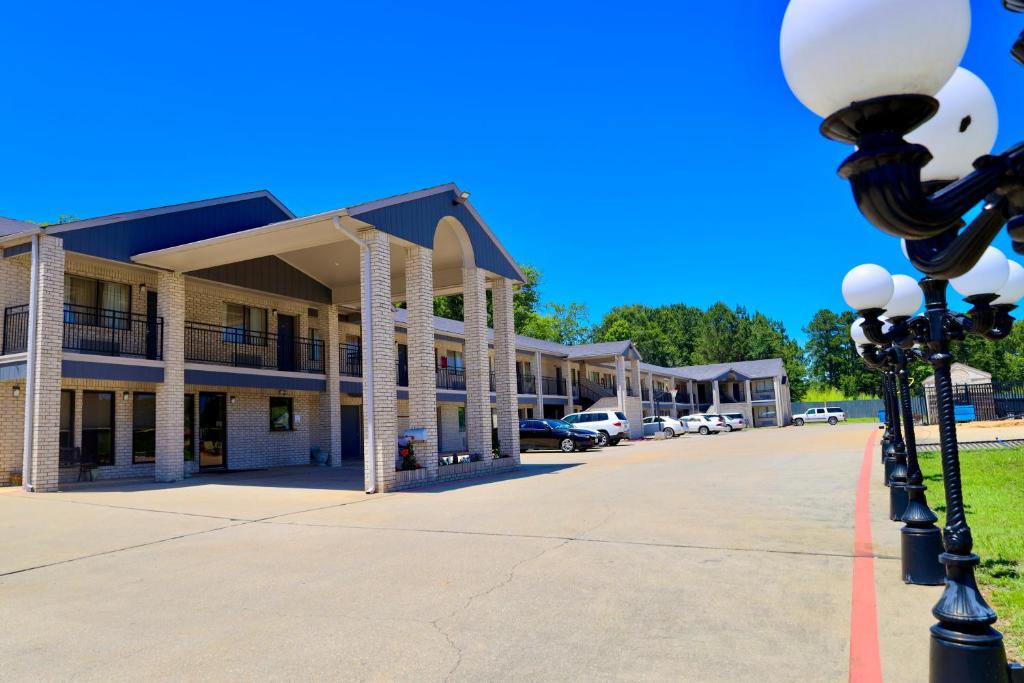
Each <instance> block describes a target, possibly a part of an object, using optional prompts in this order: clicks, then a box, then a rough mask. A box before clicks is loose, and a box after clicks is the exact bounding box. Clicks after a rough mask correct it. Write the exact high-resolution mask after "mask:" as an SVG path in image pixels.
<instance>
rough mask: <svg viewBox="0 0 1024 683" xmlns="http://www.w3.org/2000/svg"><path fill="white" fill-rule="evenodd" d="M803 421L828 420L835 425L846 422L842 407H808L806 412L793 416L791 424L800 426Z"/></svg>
mask: <svg viewBox="0 0 1024 683" xmlns="http://www.w3.org/2000/svg"><path fill="white" fill-rule="evenodd" d="M805 422H828V423H829V424H830V425H836V424H839V423H840V422H846V411H845V410H843V409H842V408H808V409H807V411H806V412H803V413H801V414H799V415H794V416H793V424H795V425H796V426H797V427H802V426H803V425H804V423H805Z"/></svg>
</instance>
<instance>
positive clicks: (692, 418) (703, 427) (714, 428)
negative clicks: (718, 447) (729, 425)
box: [679, 415, 725, 436]
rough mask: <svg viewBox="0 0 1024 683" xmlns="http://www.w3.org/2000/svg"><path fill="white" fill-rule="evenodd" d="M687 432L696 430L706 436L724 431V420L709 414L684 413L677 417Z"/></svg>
mask: <svg viewBox="0 0 1024 683" xmlns="http://www.w3.org/2000/svg"><path fill="white" fill-rule="evenodd" d="M679 421H680V422H682V423H683V426H685V427H686V431H688V432H697V433H698V434H703V435H705V436H707V435H708V434H718V433H719V432H722V431H725V420H723V419H722V418H720V417H711V416H709V415H685V416H683V417H681V418H679Z"/></svg>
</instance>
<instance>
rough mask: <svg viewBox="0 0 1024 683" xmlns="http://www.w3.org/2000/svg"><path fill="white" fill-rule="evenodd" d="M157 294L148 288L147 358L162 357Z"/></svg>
mask: <svg viewBox="0 0 1024 683" xmlns="http://www.w3.org/2000/svg"><path fill="white" fill-rule="evenodd" d="M156 296H157V294H156V292H155V291H153V290H152V289H148V290H146V358H149V359H155V358H159V357H160V346H161V343H160V327H159V326H158V325H157V324H156V312H157V306H156V304H157V298H156Z"/></svg>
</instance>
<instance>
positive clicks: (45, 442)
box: [29, 235, 64, 491]
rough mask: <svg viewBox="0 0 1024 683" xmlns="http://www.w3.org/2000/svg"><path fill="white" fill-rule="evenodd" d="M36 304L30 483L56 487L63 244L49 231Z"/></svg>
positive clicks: (40, 488)
mask: <svg viewBox="0 0 1024 683" xmlns="http://www.w3.org/2000/svg"><path fill="white" fill-rule="evenodd" d="M36 306H37V319H36V337H35V354H36V355H35V373H34V375H35V376H34V378H33V382H32V384H33V386H32V395H31V396H30V397H29V400H30V401H31V410H32V412H33V418H32V486H33V487H34V489H35V490H36V491H56V490H57V484H58V476H59V474H58V469H59V468H58V462H59V459H58V458H59V455H60V453H59V445H60V444H59V436H60V435H59V431H60V379H61V340H62V339H63V334H64V313H63V311H64V245H63V242H62V241H61V240H60V239H59V238H57V237H50V236H49V235H44V236H41V237H40V238H39V289H38V291H37V292H36Z"/></svg>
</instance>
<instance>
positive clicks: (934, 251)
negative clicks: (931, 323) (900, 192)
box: [907, 195, 1010, 280]
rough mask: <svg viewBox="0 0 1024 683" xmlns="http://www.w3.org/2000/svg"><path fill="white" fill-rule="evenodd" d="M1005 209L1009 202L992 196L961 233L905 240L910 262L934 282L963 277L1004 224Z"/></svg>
mask: <svg viewBox="0 0 1024 683" xmlns="http://www.w3.org/2000/svg"><path fill="white" fill-rule="evenodd" d="M1009 209H1010V202H1009V200H1008V199H1007V198H1006V197H1005V196H1002V195H996V196H993V197H991V198H990V201H989V203H987V204H986V205H985V208H984V209H983V210H982V212H981V213H980V214H979V215H978V217H977V218H975V219H974V220H973V221H971V223H970V225H968V226H967V228H966V229H964V230H963V231H959V232H958V228H956V227H952V228H949V229H948V230H946V231H944V232H941V233H939V234H938V235H934V236H932V237H926V238H925V239H920V240H907V255H908V256H909V257H910V262H911V263H913V264H914V267H915V268H917V269H918V270H919V271H921V272H922V273H924V274H925V275H930V276H931V277H934V278H939V279H943V280H949V279H951V278H954V277H959V276H961V275H963V274H964V273H966V272H967V271H968V270H970V269H971V268H973V267H974V264H976V263H977V262H978V259H979V258H981V255H982V254H983V253H985V249H987V248H988V246H989V245H990V244H992V240H994V239H995V237H996V235H997V234H998V233H999V230H1000V229H1001V228H1002V227H1003V225H1005V224H1006V221H1007V220H1008V219H1009Z"/></svg>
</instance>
